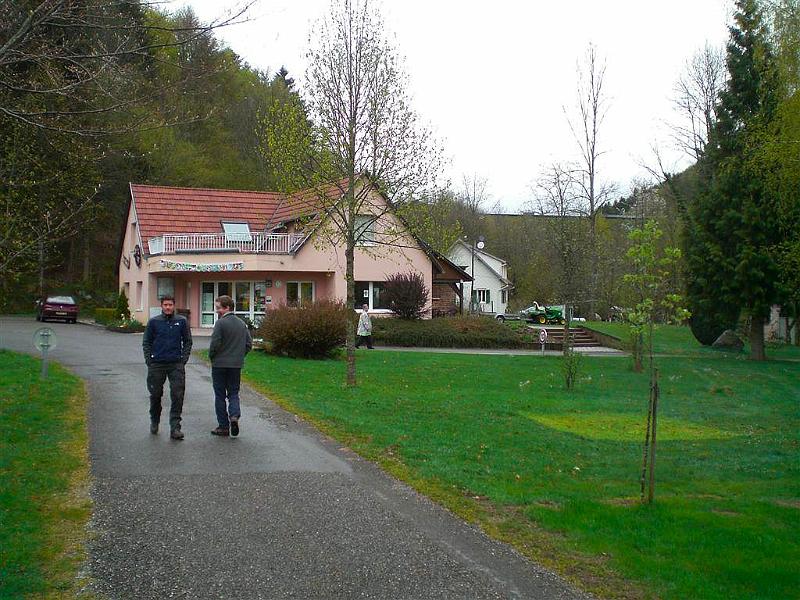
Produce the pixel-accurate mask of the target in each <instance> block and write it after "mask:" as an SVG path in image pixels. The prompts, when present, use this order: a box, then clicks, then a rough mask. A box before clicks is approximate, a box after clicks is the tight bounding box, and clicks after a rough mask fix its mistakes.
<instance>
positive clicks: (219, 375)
mask: <svg viewBox="0 0 800 600" xmlns="http://www.w3.org/2000/svg"><path fill="white" fill-rule="evenodd" d="M241 376H242V370H241V369H237V368H234V367H211V381H212V383H213V384H214V408H215V410H216V411H217V423H219V426H220V427H222V428H223V429H228V428H229V427H230V419H229V417H235V418H237V419H238V418H239V417H240V416H241V412H240V410H239V386H240V383H241ZM226 400H227V402H226Z"/></svg>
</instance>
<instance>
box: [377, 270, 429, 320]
mask: <svg viewBox="0 0 800 600" xmlns="http://www.w3.org/2000/svg"><path fill="white" fill-rule="evenodd" d="M383 298H384V300H385V301H386V302H387V303H388V305H389V306H390V307H391V309H392V310H393V311H394V313H395V314H396V315H397V316H398V317H399V318H401V319H410V320H413V319H421V318H422V315H424V314H425V310H426V308H427V306H428V286H426V285H425V279H424V278H423V277H422V274H421V273H418V272H416V271H410V272H408V273H395V274H394V275H390V276H389V277H387V278H386V281H385V282H384V283H383Z"/></svg>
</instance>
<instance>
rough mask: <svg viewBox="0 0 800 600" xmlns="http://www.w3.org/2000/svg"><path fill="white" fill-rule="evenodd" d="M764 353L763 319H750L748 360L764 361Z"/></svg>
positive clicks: (755, 317)
mask: <svg viewBox="0 0 800 600" xmlns="http://www.w3.org/2000/svg"><path fill="white" fill-rule="evenodd" d="M766 358H767V356H766V354H765V352H764V317H757V316H753V317H751V318H750V360H766Z"/></svg>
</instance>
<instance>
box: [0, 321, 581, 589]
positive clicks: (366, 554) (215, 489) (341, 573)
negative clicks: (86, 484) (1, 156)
mask: <svg viewBox="0 0 800 600" xmlns="http://www.w3.org/2000/svg"><path fill="white" fill-rule="evenodd" d="M40 326H42V325H41V324H40V323H37V322H35V321H34V319H33V318H23V317H2V318H0V347H3V348H8V349H12V350H17V351H21V352H30V353H34V352H35V350H34V349H33V347H32V335H33V332H34V331H35V330H36V329H37V328H38V327H40ZM47 326H48V327H51V328H52V329H53V330H55V332H56V335H57V337H58V347H57V348H56V349H55V350H54V351H53V352H51V357H52V359H53V360H57V361H59V362H60V363H62V364H63V365H65V366H67V367H68V368H69V369H71V370H72V371H73V372H74V373H76V374H77V375H79V376H80V377H82V378H84V379H85V380H86V381H87V383H88V389H89V396H90V406H89V433H90V457H91V468H92V475H93V486H92V496H93V500H94V503H95V505H94V516H93V518H92V521H91V523H90V528H91V531H90V535H89V557H90V558H89V564H88V566H87V569H86V571H87V575H89V577H90V578H91V581H92V583H91V585H90V588H91V589H90V590H89V591H91V592H94V593H96V594H97V595H98V596H100V597H107V598H137V599H138V598H270V599H277V598H302V599H305V598H309V599H311V598H320V599H323V598H324V599H328V598H330V599H339V598H342V599H345V598H347V599H349V598H385V599H392V600H397V599H404V598H408V599H411V598H415V599H416V598H419V599H434V598H448V599H449V598H465V599H466V598H469V599H476V600H478V599H484V598H585V597H587V596H585V595H584V594H582V593H580V592H578V591H576V590H575V589H574V588H572V587H571V586H570V585H569V584H567V583H566V582H564V581H563V580H561V579H560V578H559V577H557V576H556V575H554V574H552V573H550V572H549V571H547V570H545V569H543V568H541V567H540V566H538V565H536V564H533V563H531V562H530V561H528V560H527V559H525V558H524V557H522V556H521V555H519V554H518V553H517V552H515V551H514V550H513V549H511V548H510V547H508V546H506V545H504V544H502V543H499V542H496V541H493V540H490V539H489V538H488V537H486V536H485V535H484V534H483V533H482V532H481V531H480V530H478V529H477V528H475V527H473V526H471V525H468V524H466V523H464V522H463V521H461V520H460V519H458V518H456V517H454V516H453V515H452V514H451V513H449V512H448V511H446V510H444V509H442V508H441V507H439V506H437V505H435V504H434V503H432V502H430V501H429V500H427V499H426V498H424V497H422V496H420V495H419V494H417V493H416V492H414V491H413V490H411V489H410V488H408V487H407V486H406V485H404V484H402V483H399V482H398V481H396V480H394V479H392V478H391V477H389V476H388V475H386V474H385V473H383V472H382V471H381V470H380V469H378V468H377V467H376V466H375V465H373V464H372V463H369V462H367V461H364V460H362V459H360V458H359V457H357V456H356V455H355V454H353V453H352V452H351V451H349V450H348V449H346V448H341V447H340V446H339V444H337V443H336V442H335V441H333V440H331V439H329V438H327V437H325V436H323V435H322V434H320V433H319V432H318V431H316V430H315V429H314V428H312V427H310V426H309V425H307V424H306V423H304V422H303V421H301V420H299V419H297V418H296V417H295V416H294V415H292V414H290V413H287V412H286V411H284V410H282V409H281V408H279V407H277V406H276V405H275V404H273V403H272V402H270V401H269V400H268V399H266V398H264V397H263V396H261V395H259V394H257V393H256V392H254V391H253V390H251V389H250V388H248V387H246V386H244V387H243V390H242V419H241V427H242V432H241V435H240V437H239V438H228V439H224V438H217V437H214V436H211V435H210V433H209V431H210V430H211V429H212V428H213V427H214V426H216V421H215V418H214V410H213V392H212V389H211V379H210V369H209V367H208V366H207V365H206V364H205V363H203V362H202V361H200V360H199V359H197V358H195V357H193V358H192V359H191V361H190V362H189V364H188V365H187V370H186V399H185V402H184V411H183V431H184V432H185V434H186V439H185V440H184V441H182V442H178V441H174V440H170V439H169V431H168V429H169V428H168V427H166V426H164V427H162V431H161V433H160V434H159V435H157V436H154V435H151V434H150V432H149V429H148V426H149V416H148V407H149V402H148V395H147V389H146V386H145V365H144V361H143V358H142V351H141V343H142V337H141V335H125V334H119V333H110V332H107V331H105V330H103V329H98V328H95V327H91V326H87V325H81V324H77V325H68V324H62V323H48V324H47ZM207 345H208V338H207V337H205V338H203V337H196V338H195V349H200V348H204V347H207ZM164 405H165V408H164V415H163V416H162V425H166V424H167V415H168V411H169V400H168V398H167V391H166V390H165V398H164Z"/></svg>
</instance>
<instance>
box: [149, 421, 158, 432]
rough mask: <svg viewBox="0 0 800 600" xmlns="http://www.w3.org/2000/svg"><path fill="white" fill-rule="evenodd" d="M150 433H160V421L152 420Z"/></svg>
mask: <svg viewBox="0 0 800 600" xmlns="http://www.w3.org/2000/svg"><path fill="white" fill-rule="evenodd" d="M150 433H152V434H153V435H156V434H157V433H158V421H150Z"/></svg>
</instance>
